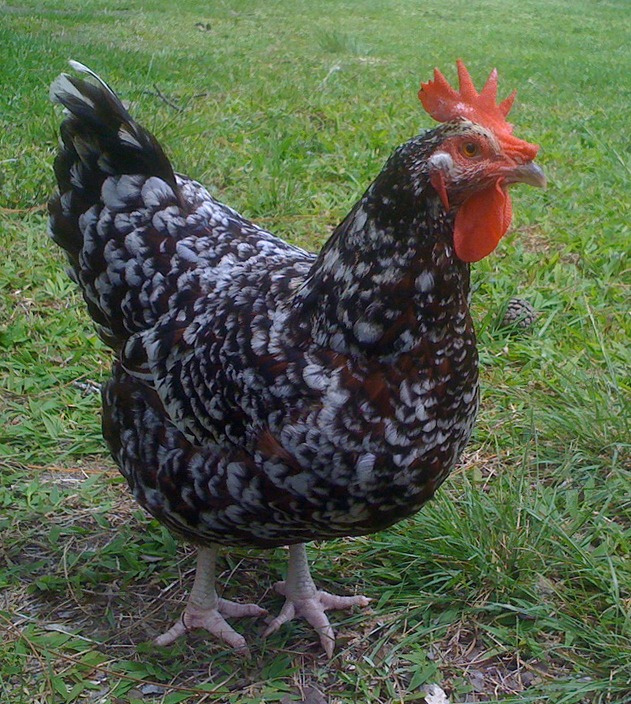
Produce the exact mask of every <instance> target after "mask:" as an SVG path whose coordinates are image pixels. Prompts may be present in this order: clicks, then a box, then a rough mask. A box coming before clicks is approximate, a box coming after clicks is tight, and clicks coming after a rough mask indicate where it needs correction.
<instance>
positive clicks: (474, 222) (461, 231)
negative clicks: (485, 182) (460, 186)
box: [454, 181, 513, 262]
mask: <svg viewBox="0 0 631 704" xmlns="http://www.w3.org/2000/svg"><path fill="white" fill-rule="evenodd" d="M512 213H513V208H512V205H511V200H510V196H509V195H508V193H507V192H506V189H505V188H504V187H503V185H502V183H501V181H497V182H496V183H494V184H492V185H490V186H489V187H488V188H485V189H484V190H482V191H479V192H478V193H475V194H474V195H472V196H470V197H469V198H467V200H465V202H464V203H463V204H462V205H461V206H460V208H459V210H458V213H457V214H456V221H455V223H454V247H455V249H456V255H457V256H458V258H459V259H461V260H462V261H464V262H477V261H479V260H480V259H484V257H486V256H487V255H488V254H490V253H491V252H492V251H493V250H494V249H495V248H496V247H497V245H498V243H499V241H500V240H501V239H502V237H503V236H504V235H505V234H506V230H508V228H509V226H510V223H511V217H512Z"/></svg>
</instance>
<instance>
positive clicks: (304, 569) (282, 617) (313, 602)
mask: <svg viewBox="0 0 631 704" xmlns="http://www.w3.org/2000/svg"><path fill="white" fill-rule="evenodd" d="M274 588H275V589H276V591H277V592H279V593H280V594H282V595H283V596H284V597H285V604H284V605H283V608H282V609H281V612H280V614H278V616H276V618H274V619H272V621H271V622H270V624H269V626H268V627H267V630H266V631H265V633H264V634H263V635H264V636H268V635H269V634H270V633H274V631H276V630H278V629H279V628H280V626H282V625H283V623H286V622H287V621H291V620H292V619H293V618H295V617H296V616H301V617H302V618H304V619H305V620H306V621H307V622H308V623H310V624H311V625H312V626H313V627H314V628H315V629H316V631H318V633H319V634H320V642H321V643H322V647H323V648H324V650H325V652H326V654H327V656H328V657H329V658H330V657H332V656H333V650H334V648H335V633H334V632H333V627H332V626H331V624H330V623H329V619H328V618H327V615H326V611H327V609H350V608H351V607H353V606H367V605H368V604H369V602H370V599H368V598H367V597H365V596H337V595H336V594H329V592H324V591H321V590H318V589H317V588H316V585H315V584H314V582H313V579H312V578H311V573H310V572H309V563H308V562H307V550H306V548H305V545H304V544H300V545H290V546H289V565H288V567H287V579H286V580H285V581H284V582H277V583H276V584H275V585H274Z"/></svg>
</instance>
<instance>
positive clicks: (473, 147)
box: [460, 142, 480, 159]
mask: <svg viewBox="0 0 631 704" xmlns="http://www.w3.org/2000/svg"><path fill="white" fill-rule="evenodd" d="M460 151H461V152H462V154H463V155H464V156H466V157H467V158H469V159H472V158H473V157H474V156H478V155H479V154H480V145H479V144H478V143H477V142H465V143H464V144H463V145H462V147H461V148H460Z"/></svg>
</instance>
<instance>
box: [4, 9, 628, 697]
mask: <svg viewBox="0 0 631 704" xmlns="http://www.w3.org/2000/svg"><path fill="white" fill-rule="evenodd" d="M0 17H1V20H0V206H1V207H0V233H1V237H2V240H1V241H2V245H1V246H2V265H1V267H0V286H1V290H2V297H1V299H0V531H1V532H0V554H1V560H0V590H1V591H0V629H1V632H2V634H3V637H2V639H1V640H0V701H2V702H3V704H5V703H6V704H33V703H37V702H41V703H46V704H57V702H60V703H70V702H103V703H107V704H109V703H114V704H116V703H123V702H134V701H143V702H151V703H152V704H153V703H155V704H176V702H190V703H192V702H221V703H222V704H260V703H263V702H282V703H283V704H288V703H290V702H310V704H322V702H325V703H326V704H338V703H339V704H342V703H344V704H346V703H350V702H360V703H361V704H364V703H366V704H378V703H379V704H390V703H393V704H394V703H398V702H419V703H422V702H424V701H425V691H424V687H425V686H427V685H429V684H431V683H435V684H438V685H439V686H440V687H441V688H442V689H443V690H444V691H445V692H446V693H447V694H448V695H449V697H450V700H451V702H452V704H461V703H462V702H487V701H501V702H513V703H515V704H516V703H517V702H520V703H521V702H546V703H548V702H549V703H554V704H578V703H579V702H580V703H590V704H591V703H592V702H593V703H596V702H602V703H605V702H606V703H609V704H623V703H624V702H626V703H627V704H628V702H630V701H631V559H630V551H631V472H630V469H631V467H630V464H631V463H630V453H629V445H630V442H629V438H630V437H631V435H630V429H629V417H630V415H631V414H630V409H629V399H630V393H629V391H630V379H629V370H630V368H631V360H630V353H629V339H630V334H631V323H630V320H629V309H630V301H631V292H630V284H631V265H630V257H629V251H630V247H629V242H630V231H629V230H630V228H629V222H630V220H631V205H630V198H629V176H630V168H629V161H630V156H631V142H630V141H629V140H630V137H629V136H630V135H631V116H630V115H631V113H630V112H629V105H630V104H631V83H630V82H629V71H630V68H631V50H630V49H629V32H628V27H629V25H630V23H631V5H630V4H629V2H628V1H627V0H609V1H605V0H602V1H595V0H575V1H574V2H571V3H570V2H569V1H564V0H481V1H480V2H471V1H468V2H465V1H464V0H442V1H439V0H425V1H424V2H413V1H412V0H396V1H395V0H390V1H389V2H376V1H372V0H355V1H354V2H351V1H350V0H347V1H346V2H343V1H341V0H329V1H324V2H320V3H316V2H305V1H304V0H267V1H266V2H265V3H263V2H255V1H254V0H224V1H223V2H221V1H217V2H207V3H196V2H193V1H192V0H180V1H179V2H178V3H173V4H171V3H166V2H158V0H153V1H152V2H140V0H125V1H124V2H123V1H122V0H110V1H109V2H105V1H104V0H82V1H81V2H79V0H72V1H67V2H63V3H62V2H60V0H37V2H36V1H35V0H25V1H24V2H13V3H10V4H7V3H2V2H0ZM70 58H74V59H77V60H79V61H81V62H83V63H85V64H87V65H88V66H90V67H91V68H93V69H94V70H96V71H97V72H98V73H100V74H101V75H102V76H103V77H104V78H106V80H107V81H108V82H109V83H110V84H112V85H113V86H115V87H116V89H117V90H118V91H119V92H120V94H121V96H122V98H123V99H124V100H125V101H128V102H129V103H131V106H132V107H131V110H132V112H133V114H134V115H135V116H136V117H137V118H138V119H139V121H141V122H142V123H143V124H145V126H147V127H148V128H149V129H151V130H152V131H153V132H154V133H155V134H156V136H157V137H158V138H159V140H160V141H161V142H162V144H163V145H164V146H165V149H166V151H167V153H168V154H169V156H170V157H171V159H172V161H173V163H174V164H175V167H176V169H177V170H179V171H181V172H184V173H187V174H189V175H191V176H194V177H195V178H197V179H199V180H200V181H202V182H204V183H205V184H206V185H208V186H209V187H210V188H211V190H212V191H213V193H214V194H215V195H217V196H218V197H219V198H220V199H221V200H223V201H224V202H226V203H228V204H230V205H231V206H233V207H235V208H237V209H238V210H240V211H241V212H243V213H244V214H246V215H247V216H248V217H250V218H252V219H253V220H255V221H256V222H259V223H261V224H263V225H265V226H266V227H267V228H269V229H271V230H272V231H273V232H276V233H278V234H280V235H282V236H283V237H286V238H287V239H289V240H291V241H292V242H294V243H297V244H300V245H301V246H304V247H307V248H310V249H314V250H315V249H317V248H319V247H320V246H321V245H322V244H323V243H324V241H325V240H326V237H327V235H328V233H330V231H331V229H332V227H334V226H335V225H336V224H337V223H338V222H339V221H340V220H341V219H342V218H343V217H344V215H345V214H346V212H347V211H348V209H349V208H350V206H351V205H352V204H353V203H354V202H355V200H356V199H357V198H358V197H359V196H360V195H361V193H362V192H363V190H364V189H365V188H366V186H367V185H368V184H369V183H370V181H371V179H372V178H373V177H374V176H375V175H376V174H377V173H378V171H379V169H380V168H381V165H382V163H383V162H384V161H385V159H386V158H387V156H388V155H389V153H390V152H391V151H392V150H393V149H394V147H395V146H397V145H398V144H400V143H401V142H403V141H405V140H406V139H408V138H410V137H411V136H413V135H414V134H416V133H417V132H418V131H419V130H420V129H422V128H425V127H428V126H430V120H429V118H428V117H427V116H426V115H425V114H424V113H423V111H422V109H421V107H420V104H419V102H418V100H417V98H416V93H417V90H418V85H419V82H420V80H427V79H428V78H429V77H430V76H431V71H432V69H433V68H434V66H439V67H441V69H443V70H444V72H445V73H446V74H447V75H448V77H449V78H454V76H455V70H454V62H455V59H456V58H462V59H464V60H465V61H466V63H467V65H468V66H469V68H470V70H471V73H472V75H473V77H474V80H475V81H476V82H477V83H478V84H480V82H481V81H483V80H484V78H486V76H487V75H488V73H489V71H490V70H491V69H492V68H493V67H494V66H497V67H498V69H499V72H500V94H501V95H502V97H503V96H504V95H506V94H508V92H509V91H510V90H512V89H513V88H517V89H518V98H517V103H516V106H515V108H514V110H513V112H512V113H511V119H512V121H513V122H514V124H515V125H517V128H516V132H517V134H518V135H519V136H520V137H523V138H525V139H528V140H529V141H532V142H536V143H538V144H540V145H541V153H540V156H539V158H538V162H539V163H540V164H541V165H542V166H543V168H544V169H545V171H546V174H547V176H548V178H549V187H548V189H547V190H546V191H545V192H540V191H537V190H535V189H526V188H518V189H515V191H514V207H515V219H514V222H513V228H512V232H511V233H510V234H509V235H508V236H507V237H506V238H505V239H504V240H503V242H502V243H501V245H500V247H499V249H498V250H497V252H496V253H495V254H494V255H492V256H490V257H489V258H488V259H485V260H484V261H482V262H480V263H479V264H478V265H476V266H475V267H474V273H473V282H474V289H475V291H474V301H473V315H474V318H475V320H476V325H477V329H478V333H479V348H480V353H481V360H482V385H483V402H482V408H481V412H480V417H479V421H478V425H477V429H476V433H475V435H474V439H473V441H472V442H471V444H470V446H469V448H468V450H467V452H466V453H465V456H464V457H463V458H462V462H461V465H460V466H459V468H458V469H457V470H456V471H455V472H454V474H453V476H452V477H451V478H450V479H449V480H448V482H447V483H446V484H445V485H444V487H443V488H442V489H441V491H440V492H439V496H438V497H437V498H436V500H435V501H433V502H432V503H431V504H430V505H428V506H427V507H426V508H425V509H424V510H423V511H422V512H421V513H419V514H418V515H417V516H416V517H415V518H414V519H411V520H407V521H405V522H403V523H401V524H399V525H397V526H396V527H394V528H393V529H391V530H389V531H386V532H383V533H380V534H377V535H374V536H370V537H366V538H361V539H355V540H348V541H334V542H331V543H326V544H318V545H311V547H310V548H309V550H310V557H311V560H312V564H313V574H314V578H315V579H316V581H317V582H318V584H319V585H321V587H322V588H326V589H330V590H332V591H335V590H338V592H339V593H348V594H352V593H353V592H354V591H355V590H357V592H358V593H359V592H361V593H364V594H367V595H368V596H371V597H373V599H374V601H373V603H372V604H371V607H370V609H368V610H367V611H365V612H364V613H361V614H359V613H354V614H342V613H339V612H338V613H333V614H332V622H333V623H334V625H335V627H336V629H337V631H338V648H337V651H336V655H335V657H334V658H333V660H331V661H330V662H329V661H326V659H325V658H324V656H323V654H322V653H321V652H320V650H319V648H318V647H317V645H316V639H315V638H314V634H313V633H312V631H311V630H310V629H309V628H308V627H306V626H305V625H303V624H302V623H300V622H292V623H291V624H289V625H288V626H286V627H284V628H283V629H281V630H280V631H279V632H278V633H276V634H274V635H273V636H271V637H270V638H269V639H268V640H263V639H262V638H261V636H260V633H261V627H260V625H259V624H254V623H252V622H250V621H244V622H242V623H238V622H237V623H236V627H237V628H238V629H240V630H241V632H244V633H245V634H246V635H248V640H249V644H250V648H251V650H252V658H251V659H250V660H246V661H243V660H242V659H240V658H239V657H237V656H235V655H234V654H232V653H229V652H226V650H225V648H224V647H222V646H221V645H219V644H217V643H215V642H213V641H212V640H206V639H205V638H204V637H203V636H202V635H197V634H193V635H191V636H190V637H188V638H187V639H186V640H184V641H181V642H179V643H178V644H177V645H176V646H174V647H172V648H169V649H160V648H158V647H156V646H153V645H152V644H151V638H152V637H153V636H155V635H157V634H158V633H159V632H160V631H161V630H163V629H164V627H165V626H166V625H167V624H170V622H171V621H172V619H174V618H175V617H176V616H177V614H178V613H179V611H180V609H181V608H182V604H183V601H184V599H185V596H186V591H187V589H188V588H189V587H190V584H191V580H192V570H193V566H194V560H193V557H192V552H191V550H190V549H189V548H187V547H186V546H183V545H180V544H178V543H177V542H176V541H175V540H174V539H173V538H172V537H171V536H170V535H169V533H168V532H167V531H165V530H164V529H162V528H161V527H160V526H159V525H158V524H157V523H156V522H155V521H151V520H149V519H148V518H147V516H146V515H145V514H144V513H143V511H142V510H141V509H140V508H139V507H137V506H136V505H135V504H134V502H133V501H132V499H131V498H130V496H129V495H128V492H127V489H126V485H125V484H124V481H123V480H122V478H121V477H119V476H118V474H117V472H116V470H115V467H114V465H113V463H112V462H111V460H110V459H109V457H108V455H107V453H106V452H105V449H104V446H103V444H102V441H101V439H100V431H99V425H100V420H99V396H98V393H96V392H95V391H96V390H97V389H98V384H99V383H100V382H101V381H102V380H104V379H105V378H106V377H107V374H108V367H109V364H110V358H109V354H108V352H107V350H106V349H105V348H104V347H103V345H101V343H100V342H99V340H98V338H97V337H96V335H95V334H94V332H93V330H92V327H91V325H90V323H89V321H88V318H87V315H86V313H85V311H84V310H83V305H82V301H81V298H80V296H79V295H78V294H77V292H76V291H75V289H74V286H73V285H72V284H71V282H70V281H69V280H68V279H67V278H66V276H65V274H64V271H63V260H62V257H61V256H60V254H59V252H58V251H56V248H55V247H54V245H53V244H52V243H51V242H49V240H48V238H47V236H46V215H45V203H46V200H47V198H48V197H49V195H50V194H51V193H52V190H53V175H52V169H51V164H52V160H53V157H54V152H55V148H56V144H57V128H58V124H59V120H60V115H59V113H58V111H56V110H55V109H54V108H53V106H52V105H50V104H49V102H48V86H49V84H50V82H51V81H52V80H53V79H54V78H55V77H56V76H57V75H58V74H59V73H60V72H61V71H63V70H66V69H67V60H68V59H70ZM513 296H520V297H523V298H526V299H528V300H529V301H530V302H531V303H532V304H533V305H534V307H535V308H536V309H537V311H538V318H537V320H536V322H535V324H534V325H533V327H532V328H531V329H530V330H529V331H528V332H526V333H523V332H519V331H518V330H515V329H507V328H505V327H502V326H501V325H500V324H499V321H500V320H501V317H502V312H503V310H504V308H505V306H506V303H507V301H508V300H509V299H510V298H511V297H513ZM285 564H286V554H285V552H284V551H283V550H276V551H271V552H264V551H256V550H231V551H229V552H227V553H225V554H224V557H223V559H222V562H221V575H220V581H221V583H222V584H225V589H226V592H225V593H226V595H227V596H228V597H230V596H233V595H236V596H237V598H239V599H241V598H243V599H244V600H245V599H248V600H253V601H255V602H257V603H260V604H262V605H264V606H265V607H266V608H268V609H270V611H271V612H277V611H278V609H280V606H281V604H282V601H281V599H280V597H278V596H277V595H276V594H275V593H274V592H273V590H272V585H273V583H274V582H275V581H276V580H277V579H278V578H279V575H281V574H282V571H283V570H284V568H285ZM248 629H249V632H248Z"/></svg>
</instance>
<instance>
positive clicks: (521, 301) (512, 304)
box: [500, 298, 537, 330]
mask: <svg viewBox="0 0 631 704" xmlns="http://www.w3.org/2000/svg"><path fill="white" fill-rule="evenodd" d="M536 319H537V311H536V310H535V309H534V306H533V305H532V303H530V301H527V300H526V299H525V298H511V299H510V301H508V303H507V304H506V311H505V312H504V316H503V317H502V320H501V322H500V326H501V327H503V328H519V329H520V330H526V329H527V328H529V327H530V326H531V325H532V324H533V323H534V322H535V320H536Z"/></svg>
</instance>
